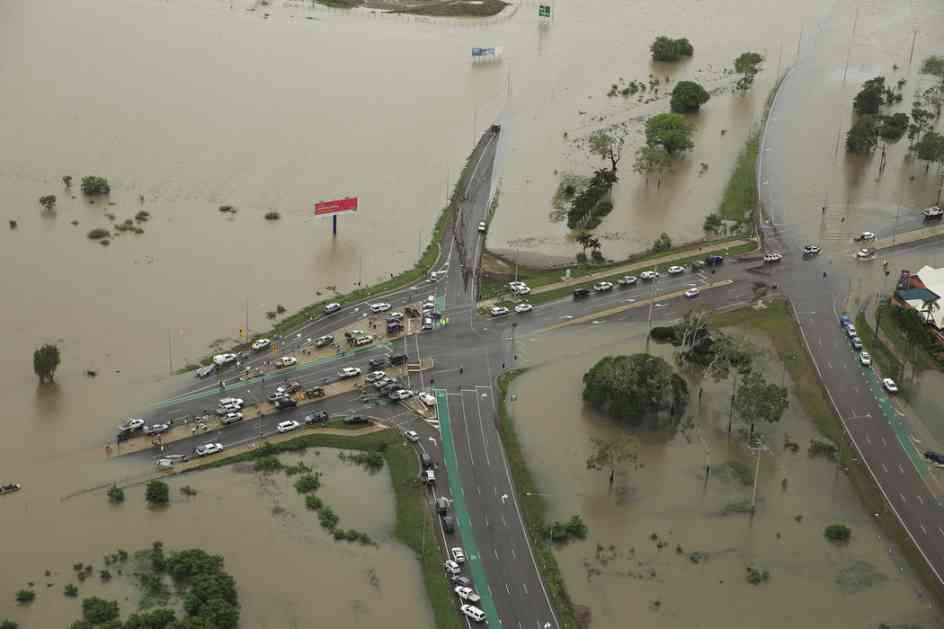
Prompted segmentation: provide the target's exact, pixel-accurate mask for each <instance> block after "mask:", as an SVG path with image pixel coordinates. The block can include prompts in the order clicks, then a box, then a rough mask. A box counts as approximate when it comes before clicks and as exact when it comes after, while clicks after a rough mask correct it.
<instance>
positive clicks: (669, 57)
mask: <svg viewBox="0 0 944 629" xmlns="http://www.w3.org/2000/svg"><path fill="white" fill-rule="evenodd" d="M649 50H650V51H652V60H653V61H678V60H679V59H681V58H682V57H691V56H692V55H694V54H695V48H694V47H693V46H692V44H691V42H689V41H688V40H687V39H685V38H684V37H682V38H681V39H672V38H671V37H666V36H665V35H660V36H658V37H656V39H655V41H653V42H652V45H651V46H650V47H649Z"/></svg>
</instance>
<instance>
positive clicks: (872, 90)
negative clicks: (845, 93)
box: [852, 76, 885, 114]
mask: <svg viewBox="0 0 944 629" xmlns="http://www.w3.org/2000/svg"><path fill="white" fill-rule="evenodd" d="M884 102H885V77H883V76H877V77H875V78H874V79H869V80H868V81H866V82H865V85H863V86H862V89H861V90H860V91H859V93H858V94H856V96H855V99H854V100H853V101H852V109H853V111H855V112H856V113H857V114H877V113H878V108H879V107H881V106H882V104H883V103H884Z"/></svg>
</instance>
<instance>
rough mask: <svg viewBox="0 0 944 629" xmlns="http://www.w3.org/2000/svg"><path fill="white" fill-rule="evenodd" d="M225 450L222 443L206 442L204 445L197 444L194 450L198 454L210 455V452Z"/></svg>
mask: <svg viewBox="0 0 944 629" xmlns="http://www.w3.org/2000/svg"><path fill="white" fill-rule="evenodd" d="M222 451H223V444H222V443H204V444H203V445H202V446H197V448H196V450H194V451H193V453H194V454H196V455H197V456H208V455H210V454H216V453H217V452H222Z"/></svg>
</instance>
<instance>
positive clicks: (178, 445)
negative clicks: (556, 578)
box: [132, 133, 771, 629]
mask: <svg viewBox="0 0 944 629" xmlns="http://www.w3.org/2000/svg"><path fill="white" fill-rule="evenodd" d="M499 139H500V138H499V135H497V134H492V133H489V134H486V136H485V137H484V138H483V141H482V142H481V143H480V145H479V147H478V148H477V150H476V152H475V153H474V154H473V159H474V160H475V166H474V168H473V173H474V174H473V176H472V177H471V179H470V181H469V184H468V187H467V189H466V190H465V191H463V193H464V194H462V195H461V196H462V197H463V198H462V199H461V201H460V203H459V211H458V218H457V220H456V221H455V225H456V227H455V230H454V231H452V230H446V232H447V233H445V234H444V235H443V241H442V243H441V245H442V251H443V255H442V256H441V258H440V260H439V261H438V262H437V263H436V265H435V267H434V270H436V271H445V273H444V274H443V275H442V276H441V277H439V278H438V280H437V281H432V280H429V279H424V280H421V281H420V282H419V283H418V284H416V285H414V286H410V287H406V288H403V289H400V290H397V291H393V292H391V293H388V294H385V295H383V296H375V297H372V298H371V300H370V302H369V303H375V302H377V301H385V302H388V303H390V304H391V305H392V306H393V309H398V308H400V307H402V306H404V305H406V304H409V303H415V302H417V301H422V300H424V299H426V298H427V297H428V296H430V295H433V296H435V299H436V301H437V304H438V306H439V307H440V310H441V312H442V314H443V315H444V318H443V320H442V322H441V323H440V324H439V325H437V327H436V329H434V330H433V331H429V332H423V333H420V334H414V335H411V336H408V337H406V338H405V339H403V340H397V341H393V342H386V341H384V340H383V339H378V341H377V342H376V343H374V344H373V345H371V346H368V347H366V348H363V349H359V350H356V351H345V353H344V354H343V355H339V356H334V357H328V358H322V359H320V360H317V361H314V362H312V363H309V364H305V365H301V364H300V365H299V366H297V367H293V368H288V369H284V370H280V371H278V372H275V373H269V374H266V375H265V376H264V378H251V379H247V380H240V379H239V378H238V370H237V369H236V368H235V367H233V368H229V369H227V370H226V371H225V372H224V381H225V390H221V389H220V388H219V385H218V383H217V381H216V380H215V379H214V378H213V377H211V378H210V379H208V381H207V380H203V381H201V380H195V381H194V382H193V383H191V384H189V385H188V386H186V387H185V388H184V389H183V390H181V391H180V393H179V394H178V395H176V396H175V397H174V398H171V399H168V400H164V401H162V402H160V403H158V404H155V405H153V406H152V407H151V408H150V409H149V410H148V411H147V412H146V413H145V414H144V415H142V417H144V418H145V419H146V421H147V423H149V424H150V423H155V422H161V421H167V420H168V419H172V418H182V417H184V416H188V415H191V416H192V415H198V414H201V413H202V412H204V411H207V410H210V411H212V409H213V408H215V406H216V402H217V400H218V399H219V398H220V397H223V396H237V397H242V398H244V399H245V400H246V401H247V403H254V402H258V401H260V400H264V399H265V398H266V397H267V395H268V394H269V393H270V392H271V390H272V389H274V387H275V386H276V385H277V384H278V383H279V382H281V381H283V380H291V381H297V382H299V383H301V384H302V385H303V386H304V387H309V386H314V385H321V384H325V383H328V382H333V381H335V380H336V379H337V375H336V374H337V370H338V369H339V368H340V367H345V366H357V367H360V368H361V369H362V370H363V371H364V373H365V374H366V373H367V372H368V371H369V369H368V367H367V361H368V360H370V359H371V358H376V357H382V356H387V355H390V354H395V353H402V352H404V350H405V352H406V353H408V354H409V356H410V360H411V361H416V360H419V359H424V360H430V361H432V367H431V368H429V369H427V370H425V371H421V372H415V373H411V374H409V375H408V376H407V379H408V381H409V385H408V386H409V387H410V388H412V389H414V390H416V391H420V390H425V391H430V392H432V393H434V394H435V397H436V400H437V411H438V413H437V415H438V420H436V419H424V418H421V417H419V416H418V415H417V414H416V413H414V412H412V411H411V410H410V409H409V408H407V407H406V405H405V404H403V403H400V402H391V401H388V400H384V399H380V398H378V397H376V396H375V395H373V389H372V388H368V393H367V394H366V395H362V394H361V393H359V392H352V393H349V394H344V395H339V396H336V397H332V398H328V399H326V400H323V401H319V402H317V403H315V404H313V405H305V406H303V407H299V408H295V409H288V410H284V411H278V412H274V411H273V412H270V413H267V414H265V415H263V416H260V417H259V418H258V419H255V418H253V419H247V420H244V421H242V422H238V423H236V424H233V425H230V426H227V427H225V428H222V429H220V430H214V431H211V432H209V433H203V434H197V435H195V436H193V437H189V438H185V439H183V440H180V441H176V442H173V443H168V444H166V445H165V447H164V450H163V452H162V453H159V452H157V451H156V449H154V450H148V451H145V452H141V453H138V454H135V455H132V456H137V457H140V458H156V457H158V456H159V455H160V454H162V455H168V454H191V453H192V452H193V450H194V448H195V447H196V446H197V445H199V444H202V443H207V442H219V443H222V444H223V445H224V447H231V446H233V445H236V444H241V443H245V442H252V441H256V440H258V439H263V438H265V437H267V436H270V435H272V434H275V432H276V431H275V425H276V424H277V423H278V422H280V421H283V420H286V419H295V420H298V421H303V419H304V416H305V415H307V414H309V413H312V412H314V411H316V410H326V411H328V412H329V414H330V415H331V416H332V418H337V417H344V416H348V415H352V414H364V415H367V416H368V417H370V418H372V419H374V420H376V421H379V422H382V423H384V424H386V425H390V426H395V427H398V428H399V429H400V430H403V431H405V430H415V431H417V432H418V433H419V434H420V436H421V439H420V441H419V443H418V444H417V447H418V448H420V449H422V450H423V451H424V452H427V453H429V454H430V455H431V456H432V458H433V460H434V461H435V462H436V465H437V468H438V483H437V484H436V485H435V486H433V487H431V488H430V491H429V504H430V509H431V510H432V509H433V502H434V500H435V498H436V497H438V496H445V497H447V498H449V499H450V500H451V501H452V508H453V511H454V515H455V516H456V518H457V524H458V526H457V530H456V532H455V533H454V534H451V535H449V534H446V533H445V531H443V530H442V529H441V524H440V536H441V539H442V541H443V546H444V547H445V548H450V547H452V546H462V547H463V548H464V549H465V553H466V555H467V557H468V561H467V563H466V565H465V567H464V568H465V571H464V572H465V574H466V575H467V576H470V577H471V578H472V579H473V581H474V584H475V589H476V591H477V592H479V594H480V595H481V596H482V602H481V604H480V605H481V607H482V609H483V610H484V611H485V612H486V614H487V615H488V618H489V621H490V622H491V623H492V625H493V626H499V625H500V626H504V627H522V628H524V627H537V628H539V629H542V628H545V627H558V626H559V623H558V619H557V618H556V616H555V612H554V610H553V608H552V605H551V603H550V601H549V598H548V596H547V594H546V592H545V589H544V584H543V582H542V580H541V577H540V574H539V572H538V570H537V568H536V566H535V562H534V559H533V555H532V553H531V548H530V545H529V542H528V538H527V533H526V531H525V528H524V525H523V522H522V518H521V514H520V512H519V510H518V503H517V494H516V491H515V489H514V487H513V484H512V480H511V475H510V472H509V469H508V465H507V462H506V458H505V454H504V451H503V449H502V444H501V441H500V439H499V433H498V429H497V421H498V416H497V412H498V409H497V403H498V400H496V388H495V383H496V380H497V377H498V376H499V375H500V374H501V372H502V371H503V370H505V369H510V368H513V367H514V366H516V365H519V364H522V361H523V353H522V344H521V343H517V342H516V341H517V340H518V339H520V340H525V339H527V338H528V337H530V336H532V335H535V334H542V333H544V332H546V331H547V330H549V329H554V328H556V327H560V326H581V325H594V324H595V323H599V321H598V320H597V319H596V318H595V317H596V314H595V313H600V315H599V316H600V317H601V318H603V317H606V318H608V319H612V318H621V319H633V320H639V321H646V320H648V319H649V318H650V313H652V314H651V317H652V321H653V324H654V325H659V324H660V323H666V322H668V321H671V320H674V319H677V318H679V317H681V316H682V315H683V314H684V312H685V311H686V310H688V309H689V308H691V307H692V305H693V303H697V304H699V305H702V306H706V307H710V308H722V307H725V306H730V305H732V304H734V305H736V304H742V305H743V304H746V303H749V302H750V301H752V299H753V285H754V283H755V282H758V281H761V282H762V281H764V280H765V279H766V277H765V275H767V274H769V273H770V272H771V270H770V269H769V268H767V267H765V266H763V265H762V264H760V262H759V256H756V255H755V256H754V257H752V258H750V259H749V260H747V261H742V262H738V261H735V260H729V261H727V262H726V263H725V264H724V265H722V266H721V267H719V268H718V269H716V270H715V271H714V272H710V271H708V272H706V271H701V272H690V271H686V272H685V273H684V274H681V275H676V276H669V275H665V274H663V276H662V277H661V278H659V280H657V281H656V282H654V283H644V282H640V283H639V284H637V285H636V286H633V287H629V288H622V287H616V288H614V289H613V290H612V291H609V292H605V293H599V294H593V295H591V296H590V297H588V298H586V299H581V300H574V299H572V298H571V297H569V296H568V297H566V298H563V299H560V300H557V301H554V302H550V303H546V304H543V305H540V306H537V307H535V308H534V310H533V311H531V312H528V313H522V314H514V313H512V314H510V315H507V316H503V317H499V318H490V317H487V316H486V317H483V316H480V315H479V314H478V313H477V310H476V307H475V295H474V287H475V284H476V281H475V280H476V278H475V277H474V274H473V273H472V272H469V271H466V269H477V268H478V262H479V257H480V255H481V251H482V247H483V243H484V235H483V234H481V233H480V232H479V230H478V223H479V221H481V220H485V217H486V210H487V208H488V206H489V195H490V190H491V183H492V167H493V161H494V157H495V151H496V148H497V143H498V141H499ZM693 286H698V287H700V288H701V289H702V291H703V292H702V294H701V295H700V296H699V297H697V298H695V300H687V299H684V298H681V297H680V296H681V294H682V293H683V292H684V291H685V290H686V289H687V288H690V287H693ZM383 316H384V315H383V313H381V314H379V315H374V316H371V315H369V310H368V308H367V305H366V302H365V303H361V304H352V305H349V306H345V308H343V309H342V310H341V311H340V312H337V313H335V314H333V315H329V316H325V317H321V318H319V319H317V320H315V321H312V322H309V323H307V324H305V325H304V326H303V327H302V328H301V329H299V330H297V331H294V332H293V333H292V334H291V335H286V337H285V338H284V339H277V341H278V343H279V345H280V347H279V354H282V353H288V352H291V351H296V350H298V349H300V348H301V347H303V346H304V345H305V343H306V342H308V340H309V339H312V338H315V337H317V336H320V335H323V334H333V333H334V332H335V330H337V329H340V328H342V327H345V326H350V325H352V324H354V323H357V322H361V321H364V322H365V328H366V326H367V325H368V324H369V321H370V320H371V319H373V320H375V321H376V322H382V321H383ZM447 320H448V324H444V323H445V321H447ZM412 325H414V326H415V325H416V321H415V320H414V321H413V322H412ZM380 328H381V330H382V329H383V327H382V325H381V326H380ZM271 358H273V354H272V353H271V352H262V353H259V354H253V355H249V356H247V357H245V358H244V359H242V360H241V365H240V368H244V367H247V366H249V367H254V366H259V365H261V364H262V362H263V361H265V360H269V359H271ZM417 471H419V470H417ZM437 521H439V520H438V518H437ZM443 559H444V560H445V559H446V557H445V555H444V557H443ZM457 608H458V604H457Z"/></svg>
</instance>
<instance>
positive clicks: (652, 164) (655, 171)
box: [633, 146, 672, 185]
mask: <svg viewBox="0 0 944 629" xmlns="http://www.w3.org/2000/svg"><path fill="white" fill-rule="evenodd" d="M670 170H672V156H671V155H669V152H668V151H666V150H665V149H664V148H663V147H661V146H641V147H639V149H638V150H637V151H636V161H635V162H633V171H634V172H637V173H639V174H640V175H642V176H644V177H645V178H646V179H647V180H648V179H649V175H656V177H657V178H658V182H659V184H660V185H661V184H662V175H664V174H665V173H667V172H669V171H670Z"/></svg>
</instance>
